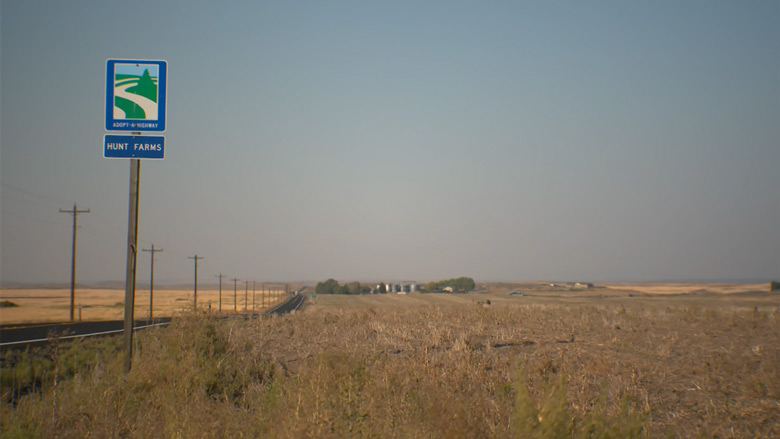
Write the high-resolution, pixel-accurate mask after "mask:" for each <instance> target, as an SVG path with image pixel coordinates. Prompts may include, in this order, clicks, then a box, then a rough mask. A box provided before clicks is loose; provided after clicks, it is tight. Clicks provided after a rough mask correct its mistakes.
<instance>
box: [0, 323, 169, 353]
mask: <svg viewBox="0 0 780 439" xmlns="http://www.w3.org/2000/svg"><path fill="white" fill-rule="evenodd" d="M170 322H171V318H170V317H165V318H159V319H154V322H153V323H152V324H149V325H147V323H146V320H136V321H135V325H134V327H135V329H144V328H148V327H154V326H164V325H167V324H169V323H170ZM124 324H125V322H124V320H109V321H99V322H80V323H38V324H32V325H30V324H26V325H22V324H18V325H3V326H0V348H3V349H5V348H23V347H25V346H33V345H38V344H44V343H46V342H48V340H49V335H50V334H52V335H57V336H58V337H59V338H60V339H65V340H67V339H72V338H81V337H91V336H98V335H110V334H118V333H121V332H122V331H124Z"/></svg>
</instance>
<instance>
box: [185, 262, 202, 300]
mask: <svg viewBox="0 0 780 439" xmlns="http://www.w3.org/2000/svg"><path fill="white" fill-rule="evenodd" d="M187 259H194V260H195V289H194V294H193V298H192V299H193V300H192V307H193V309H194V310H195V311H197V310H198V259H203V258H202V257H200V256H198V255H195V256H187Z"/></svg>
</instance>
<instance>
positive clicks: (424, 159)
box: [0, 0, 780, 282]
mask: <svg viewBox="0 0 780 439" xmlns="http://www.w3.org/2000/svg"><path fill="white" fill-rule="evenodd" d="M0 17H1V19H2V22H1V23H0V25H1V27H0V37H1V40H0V41H1V46H0V49H1V50H2V51H1V52H0V69H1V71H0V74H1V76H0V81H1V83H0V93H1V95H0V96H1V97H2V109H1V112H0V115H1V116H2V124H1V126H0V135H1V136H2V137H1V139H0V141H1V144H0V146H1V149H0V183H2V191H1V192H0V194H1V195H2V198H1V200H0V208H1V212H0V213H1V214H2V219H1V222H0V239H1V241H0V243H1V244H2V246H1V249H0V250H1V252H0V257H1V259H0V266H1V271H0V280H2V281H6V282H8V281H31V282H41V281H61V282H65V281H67V280H68V279H69V276H70V271H69V270H70V245H71V225H72V220H71V218H70V216H69V215H67V214H63V213H59V212H58V209H59V208H72V207H73V203H74V202H77V203H78V204H79V208H89V209H91V211H92V213H90V214H85V215H81V216H80V217H79V221H80V224H81V225H82V227H81V229H80V230H79V239H78V272H79V279H81V280H83V281H90V282H91V281H100V280H123V279H124V267H125V252H126V247H125V243H126V233H127V232H126V230H127V204H128V180H129V163H128V161H126V160H108V159H104V158H103V157H102V139H103V135H104V134H105V131H104V129H103V127H104V113H103V111H104V99H105V97H104V95H105V68H106V67H105V65H106V59H108V58H129V59H165V60H167V61H168V69H169V80H168V113H167V114H168V122H167V124H168V129H167V132H166V133H165V136H166V158H165V160H162V161H144V162H143V163H142V165H141V207H140V228H139V239H140V243H141V244H142V245H143V248H149V246H150V245H151V243H154V245H155V246H156V247H162V248H164V252H163V253H160V254H158V256H157V264H156V265H155V274H156V278H157V279H160V280H161V281H188V280H190V279H191V276H192V261H191V260H189V259H187V256H191V255H194V254H196V253H197V254H198V255H200V256H203V257H205V258H206V259H205V260H203V261H201V262H200V268H201V269H200V273H199V274H200V278H201V279H203V280H204V281H209V282H212V281H215V278H214V277H213V276H214V275H215V274H217V273H219V272H220V271H221V272H223V273H226V274H227V275H229V276H231V277H233V276H235V277H238V278H242V279H255V280H258V281H262V280H302V279H303V280H322V279H325V278H328V277H334V278H336V279H339V280H347V279H359V280H377V281H379V280H405V279H409V280H420V281H422V280H428V279H439V278H445V277H451V276H460V275H466V276H473V277H474V278H475V279H477V280H482V281H484V280H533V279H556V280H593V281H599V280H669V279H770V278H780V2H777V1H746V2H736V1H726V2H722V1H713V0H706V1H677V0H675V1H653V2H633V1H614V2H607V1H592V2H547V1H540V2H517V1H509V2H499V1H496V2H459V1H455V2H449V1H448V2H426V1H409V2H398V1H393V2H374V1H354V2H336V1H334V2H298V1H280V2H258V1H247V2H224V3H223V2H214V1H181V2H173V1H162V2H158V1H149V2H146V1H133V2H108V1H103V0H100V1H78V0H74V1H67V2H60V1H26V0H25V1H23V0H3V1H2V6H1V9H0ZM148 266H149V253H142V254H140V256H139V269H138V276H139V281H142V280H145V279H147V278H148Z"/></svg>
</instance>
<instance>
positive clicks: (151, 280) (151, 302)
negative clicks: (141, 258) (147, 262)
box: [141, 243, 163, 321]
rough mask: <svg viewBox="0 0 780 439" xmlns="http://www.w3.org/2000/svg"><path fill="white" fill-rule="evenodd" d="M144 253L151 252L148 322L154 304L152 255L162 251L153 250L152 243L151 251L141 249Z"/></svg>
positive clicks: (151, 317)
mask: <svg viewBox="0 0 780 439" xmlns="http://www.w3.org/2000/svg"><path fill="white" fill-rule="evenodd" d="M141 250H143V251H145V252H151V253H152V257H151V259H152V271H151V279H150V280H149V321H151V320H152V319H153V318H154V316H153V311H152V310H153V304H154V254H155V253H157V252H161V251H163V249H161V248H154V243H152V248H151V249H145V248H144V249H141Z"/></svg>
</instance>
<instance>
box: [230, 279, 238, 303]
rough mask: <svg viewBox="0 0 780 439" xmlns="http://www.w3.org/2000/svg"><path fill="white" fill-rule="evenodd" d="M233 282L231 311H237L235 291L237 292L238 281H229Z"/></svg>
mask: <svg viewBox="0 0 780 439" xmlns="http://www.w3.org/2000/svg"><path fill="white" fill-rule="evenodd" d="M230 280H232V281H233V311H238V302H237V299H236V297H237V296H236V291H238V279H236V278H233V279H230Z"/></svg>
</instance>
